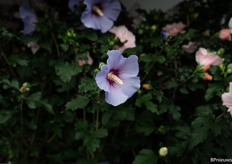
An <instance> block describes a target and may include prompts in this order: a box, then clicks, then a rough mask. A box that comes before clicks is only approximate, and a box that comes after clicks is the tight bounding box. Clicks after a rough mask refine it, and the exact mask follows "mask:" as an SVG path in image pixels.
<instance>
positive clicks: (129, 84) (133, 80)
mask: <svg viewBox="0 0 232 164" xmlns="http://www.w3.org/2000/svg"><path fill="white" fill-rule="evenodd" d="M122 81H123V85H121V86H120V89H121V91H122V92H123V94H124V95H126V96H128V97H131V96H132V95H133V94H134V93H135V92H137V90H138V89H139V88H140V79H139V77H130V78H127V79H122Z"/></svg>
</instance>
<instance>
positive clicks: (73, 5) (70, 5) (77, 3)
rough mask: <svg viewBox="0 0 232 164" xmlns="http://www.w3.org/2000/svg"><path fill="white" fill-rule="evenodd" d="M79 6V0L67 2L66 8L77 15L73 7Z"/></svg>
mask: <svg viewBox="0 0 232 164" xmlns="http://www.w3.org/2000/svg"><path fill="white" fill-rule="evenodd" d="M79 5H80V0H69V2H68V8H70V10H72V12H76V13H77V14H78V13H79V12H78V11H76V8H75V6H79Z"/></svg>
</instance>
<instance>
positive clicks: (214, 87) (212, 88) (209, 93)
mask: <svg viewBox="0 0 232 164" xmlns="http://www.w3.org/2000/svg"><path fill="white" fill-rule="evenodd" d="M223 87H224V86H223V85H222V84H218V83H214V84H209V87H208V89H207V90H206V92H205V100H206V101H209V100H211V99H212V98H213V97H214V96H215V94H217V93H220V92H222V91H223V89H224V88H223Z"/></svg>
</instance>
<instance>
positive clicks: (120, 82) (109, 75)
mask: <svg viewBox="0 0 232 164" xmlns="http://www.w3.org/2000/svg"><path fill="white" fill-rule="evenodd" d="M107 78H108V79H109V80H112V81H113V82H115V83H117V84H120V85H122V84H123V82H122V80H121V79H119V78H118V77H117V76H116V75H114V74H113V73H112V72H110V73H108V74H107Z"/></svg>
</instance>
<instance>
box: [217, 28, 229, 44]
mask: <svg viewBox="0 0 232 164" xmlns="http://www.w3.org/2000/svg"><path fill="white" fill-rule="evenodd" d="M219 37H220V39H221V40H229V41H231V29H230V28H227V29H222V30H221V31H220V34H219Z"/></svg>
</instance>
